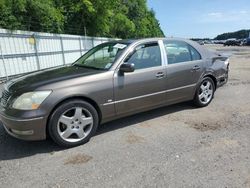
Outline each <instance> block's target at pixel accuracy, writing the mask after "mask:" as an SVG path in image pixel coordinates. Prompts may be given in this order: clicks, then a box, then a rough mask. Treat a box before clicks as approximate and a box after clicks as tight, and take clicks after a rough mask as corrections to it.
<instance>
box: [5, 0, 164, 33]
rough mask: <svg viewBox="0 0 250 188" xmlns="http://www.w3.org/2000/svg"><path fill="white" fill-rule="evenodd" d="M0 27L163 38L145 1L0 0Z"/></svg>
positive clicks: (153, 14)
mask: <svg viewBox="0 0 250 188" xmlns="http://www.w3.org/2000/svg"><path fill="white" fill-rule="evenodd" d="M0 27H3V28H6V29H11V30H15V29H21V30H31V31H40V32H53V33H67V34H79V35H84V33H85V28H86V29H87V35H89V36H106V37H118V38H141V37H161V36H164V34H163V32H162V30H161V28H160V24H159V22H158V20H157V19H156V18H155V13H154V12H153V10H149V9H148V8H147V2H146V0H0Z"/></svg>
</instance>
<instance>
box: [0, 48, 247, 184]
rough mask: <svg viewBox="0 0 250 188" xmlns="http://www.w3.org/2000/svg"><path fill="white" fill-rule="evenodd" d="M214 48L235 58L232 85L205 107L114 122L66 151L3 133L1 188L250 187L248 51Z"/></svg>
mask: <svg viewBox="0 0 250 188" xmlns="http://www.w3.org/2000/svg"><path fill="white" fill-rule="evenodd" d="M209 47H210V48H213V49H217V50H219V51H222V52H226V53H231V54H232V55H233V56H232V58H231V62H230V63H231V71H230V79H229V82H228V84H227V85H225V86H224V87H221V88H219V89H218V90H217V91H216V94H215V98H214V100H213V102H212V103H211V104H210V105H209V106H208V107H206V108H202V109H198V108H194V107H193V106H192V105H191V104H190V103H182V104H177V105H173V106H170V107H164V108H160V109H157V110H153V111H150V112H146V113H141V114H138V115H135V116H131V117H128V118H124V119H120V120H117V121H113V122H111V123H108V124H105V125H103V126H101V127H100V128H99V130H98V133H97V135H96V136H95V137H93V138H92V139H91V140H90V142H89V143H87V144H85V145H82V146H80V147H76V148H73V149H67V150H62V149H61V148H59V147H57V146H56V145H55V144H54V143H53V142H52V141H50V140H48V141H42V142H24V141H19V140H16V139H14V138H11V137H10V136H8V135H7V134H6V133H5V131H4V129H3V128H2V127H0V182H1V185H0V187H1V188H5V187H6V188H7V187H8V188H9V187H25V188H27V187H55V188H57V187H211V188H214V187H223V188H225V187H227V188H229V187H250V97H249V96H250V95H249V93H250V48H245V47H225V48H224V47H219V46H209Z"/></svg>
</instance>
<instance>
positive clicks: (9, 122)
mask: <svg viewBox="0 0 250 188" xmlns="http://www.w3.org/2000/svg"><path fill="white" fill-rule="evenodd" d="M0 122H2V124H3V126H4V128H5V130H6V132H7V133H8V134H9V135H11V136H13V137H15V138H18V139H22V140H44V139H46V124H45V123H44V122H46V121H45V118H44V117H37V118H32V119H16V118H14V117H9V116H6V115H3V114H0Z"/></svg>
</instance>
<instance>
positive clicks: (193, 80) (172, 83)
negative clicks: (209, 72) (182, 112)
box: [164, 40, 204, 103]
mask: <svg viewBox="0 0 250 188" xmlns="http://www.w3.org/2000/svg"><path fill="white" fill-rule="evenodd" d="M164 46H165V50H166V52H167V60H168V65H167V101H168V103H175V102H178V101H183V100H189V99H192V98H193V95H194V91H195V88H196V84H197V82H198V81H199V79H200V77H201V74H202V72H203V71H204V65H203V61H202V57H201V55H200V53H199V52H198V51H197V50H196V49H195V48H194V47H193V46H191V45H190V44H188V43H186V42H184V41H178V40H165V41H164Z"/></svg>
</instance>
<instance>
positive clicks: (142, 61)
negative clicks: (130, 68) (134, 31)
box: [114, 42, 167, 115]
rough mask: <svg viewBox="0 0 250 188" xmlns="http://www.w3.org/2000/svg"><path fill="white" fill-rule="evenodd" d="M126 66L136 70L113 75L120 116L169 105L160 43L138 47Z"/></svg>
mask: <svg viewBox="0 0 250 188" xmlns="http://www.w3.org/2000/svg"><path fill="white" fill-rule="evenodd" d="M125 63H129V64H132V63H133V64H134V65H135V71H134V72H132V73H124V74H121V73H120V72H119V71H118V72H117V73H116V74H115V76H114V95H115V96H114V98H115V108H116V113H117V114H118V115H122V114H124V115H125V114H128V113H131V112H136V111H140V110H144V109H148V108H151V107H154V106H157V105H160V104H164V103H165V102H166V93H165V90H166V87H167V84H166V67H165V65H164V63H163V60H162V55H161V49H160V47H159V43H158V42H150V43H145V44H141V45H139V46H137V47H136V48H135V50H134V51H133V52H132V53H131V54H130V55H128V57H127V58H126V59H125Z"/></svg>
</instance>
